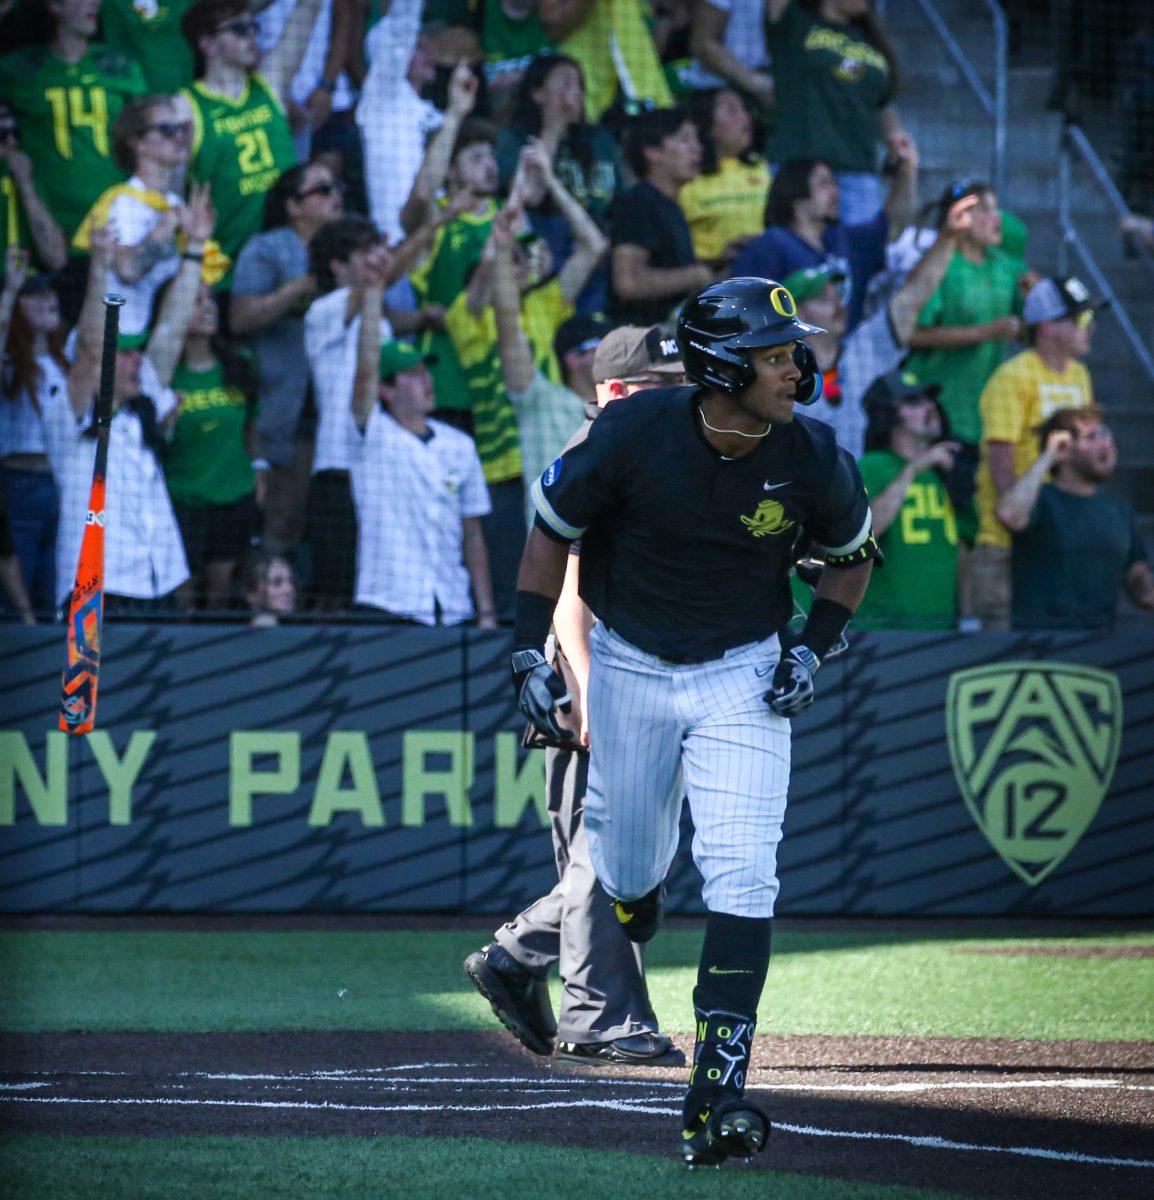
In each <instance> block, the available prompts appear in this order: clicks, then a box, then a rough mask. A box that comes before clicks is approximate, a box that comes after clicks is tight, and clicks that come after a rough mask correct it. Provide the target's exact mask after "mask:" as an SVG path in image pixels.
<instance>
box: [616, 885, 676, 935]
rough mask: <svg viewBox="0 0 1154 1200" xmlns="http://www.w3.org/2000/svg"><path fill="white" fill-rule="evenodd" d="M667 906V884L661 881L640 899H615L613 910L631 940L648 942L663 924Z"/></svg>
mask: <svg viewBox="0 0 1154 1200" xmlns="http://www.w3.org/2000/svg"><path fill="white" fill-rule="evenodd" d="M664 907H665V884H663V883H659V884H658V885H657V886H656V887H655V888H654V889H653V891H651V892H646V893H645V895H644V896H642V897H641V899H640V900H614V901H613V911H614V912H615V913H616V914H617V919H618V920H619V921H620V922H621V928H622V929H623V930H624V931H625V936H626V937H627V938H628V939H629V940H630V941H631V942H647V941H649V939H650V938H651V937H652V936H653V935H654V934H655V933H656V932H657V927H658V926H659V925H660V924H661V910H662V909H663V908H664Z"/></svg>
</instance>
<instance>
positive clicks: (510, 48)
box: [481, 0, 553, 112]
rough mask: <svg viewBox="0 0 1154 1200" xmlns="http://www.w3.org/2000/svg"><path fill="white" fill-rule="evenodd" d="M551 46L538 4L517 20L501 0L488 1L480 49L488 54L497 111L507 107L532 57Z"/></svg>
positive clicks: (488, 79)
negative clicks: (502, 5)
mask: <svg viewBox="0 0 1154 1200" xmlns="http://www.w3.org/2000/svg"><path fill="white" fill-rule="evenodd" d="M552 49H553V46H552V44H551V43H550V41H549V39H548V38H547V37H546V36H545V31H544V30H543V29H542V28H541V14H540V13H539V12H538V11H537V8H536V7H535V6H534V7H533V8H532V9H530V10H529V12H527V13H526V14H525V16H523V17H521V18H520V19H518V20H514V18H512V17H510V16H509V15H508V14H507V13H506V12H505V10H504V9H503V8H502V7H501V0H486V3H485V6H484V11H483V13H482V17H481V52H482V53H483V54H484V56H485V80H486V82H487V83H488V85H489V103H490V105H492V107H493V108H494V109H495V110H496V111H497V112H503V111H505V110H507V108H508V106H509V103H510V101H511V100H512V97H513V91H514V89H515V88H516V87H517V84H518V83H519V82H520V80H521V76H522V74H523V73H524V71H525V68H526V67H527V66H528V65H529V63H530V62H531V61H532V59H533V57H534V56H535V55H538V54H543V53H545V51H547V50H552Z"/></svg>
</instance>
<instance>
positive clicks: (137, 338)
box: [116, 329, 149, 350]
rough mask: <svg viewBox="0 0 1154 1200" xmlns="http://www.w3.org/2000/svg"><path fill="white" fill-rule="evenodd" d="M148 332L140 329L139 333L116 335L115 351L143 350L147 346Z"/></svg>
mask: <svg viewBox="0 0 1154 1200" xmlns="http://www.w3.org/2000/svg"><path fill="white" fill-rule="evenodd" d="M148 335H149V330H147V329H142V330H141V331H140V332H139V333H118V334H117V335H116V348H117V350H143V349H144V348H145V347H146V346H147V345H148Z"/></svg>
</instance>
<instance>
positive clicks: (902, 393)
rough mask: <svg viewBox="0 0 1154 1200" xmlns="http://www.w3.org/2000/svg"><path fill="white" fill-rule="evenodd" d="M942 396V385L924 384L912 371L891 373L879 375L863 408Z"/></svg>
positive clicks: (898, 370)
mask: <svg viewBox="0 0 1154 1200" xmlns="http://www.w3.org/2000/svg"><path fill="white" fill-rule="evenodd" d="M941 394H942V389H941V385H940V384H936V383H923V382H922V381H921V380H920V379H919V378H918V377H917V376H916V375H915V374H914V373H913V372H912V371H903V370H902V369H901V368H900V367H899V368H898V369H897V370H894V371H889V372H887V373H886V374H885V375H879V376H878V377H877V379H875V380H874V381H873V383H871V384H870V386H869V388H868V390H867V391H866V394H865V395H864V396H863V397H862V407H863V408H865V409H866V410H867V411H868V410H869V409H871V408H875V407H879V408H880V407H882V406H885V405H890V404H900V403H901V402H902V401H903V400H921V399H924V398H926V397H928V398H929V399H931V400H936V399H937V398H938V397H939V396H940V395H941Z"/></svg>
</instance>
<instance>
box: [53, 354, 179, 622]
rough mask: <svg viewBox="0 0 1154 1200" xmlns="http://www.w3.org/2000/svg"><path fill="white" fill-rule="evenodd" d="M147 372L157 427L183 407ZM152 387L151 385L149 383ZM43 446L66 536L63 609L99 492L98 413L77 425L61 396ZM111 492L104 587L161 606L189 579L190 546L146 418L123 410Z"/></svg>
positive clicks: (113, 434) (144, 383)
mask: <svg viewBox="0 0 1154 1200" xmlns="http://www.w3.org/2000/svg"><path fill="white" fill-rule="evenodd" d="M144 361H145V366H144V367H142V368H141V390H142V391H143V392H144V393H145V394H146V395H148V396H151V397H152V398H153V400H154V402H155V404H156V415H157V419H158V420H163V419H164V418H165V416H166V415H167V414H168V413H170V412H171V411H172V409H173V408H175V407H176V402H177V401H176V396H175V395H174V394H173V392H172V391H171V389H169V388H162V387H161V386H160V385H159V382H158V381H157V380H156V372H155V370H154V369H153V367H152V364H151V363H150V362H149V361H148V359H145V360H144ZM150 379H151V381H152V382H151V383H150ZM43 416H44V441H45V444H46V446H47V449H48V461H49V462H50V463H51V465H52V473H53V475H55V476H56V484H57V486H58V487H59V489H60V529H59V532H58V533H57V535H56V602H57V603H58V604H61V605H63V604H64V603H65V602H66V601H67V599H68V593H69V592H70V591H71V590H72V583H73V581H74V580H75V578H76V564H77V563H78V562H79V560H80V543H81V541H82V540H83V537H84V524H85V519H86V517H87V514H88V493H89V489H90V488H91V486H92V464H93V460H94V459H95V458H96V440H95V438H91V437H85V436H84V431H85V430H86V429H87V428H88V427H89V425H90V423H91V421H92V410H91V407H90V408H89V411H88V412H87V413H86V414H85V415H84V416H83V417H82V418H81V419H80V420H79V421H78V420H77V419H76V417H75V416H74V415H73V413H72V406H71V405H70V404H69V402H68V389H67V388H60V389H58V390H57V391H56V392H55V393H54V394H53V395H51V396H50V397H48V398H47V402H46V403H45V406H44V413H43ZM107 478H108V485H107V500H106V506H105V514H106V518H105V526H104V584H105V588H106V589H107V590H108V591H109V592H111V593H113V594H114V595H118V596H132V597H134V598H136V599H141V600H154V599H156V598H157V597H160V596H166V595H168V593H169V592H171V591H173V590H174V589H175V588H177V587H179V586H180V585H181V584H182V583H183V582H184V581H185V580H186V579H187V578H188V561H187V560H186V559H185V557H184V543H183V541H182V540H181V536H180V529H179V527H178V526H177V523H176V517H175V516H174V515H173V512H172V503H171V502H170V500H169V498H168V487H167V486H166V484H165V481H164V472H163V471H162V470H161V467H160V463H158V462H157V460H156V456H155V455H154V454H153V453H152V451H151V450H150V449H149V448H148V446H147V445H145V443H144V438H143V434H142V427H141V424H140V418H139V417H137V416H136V414H135V413H132V412H128V411H127V410H125V409H119V410H118V411H117V412H116V413H115V414H114V416H113V418H112V427H111V429H110V430H109V435H108V476H107Z"/></svg>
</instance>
